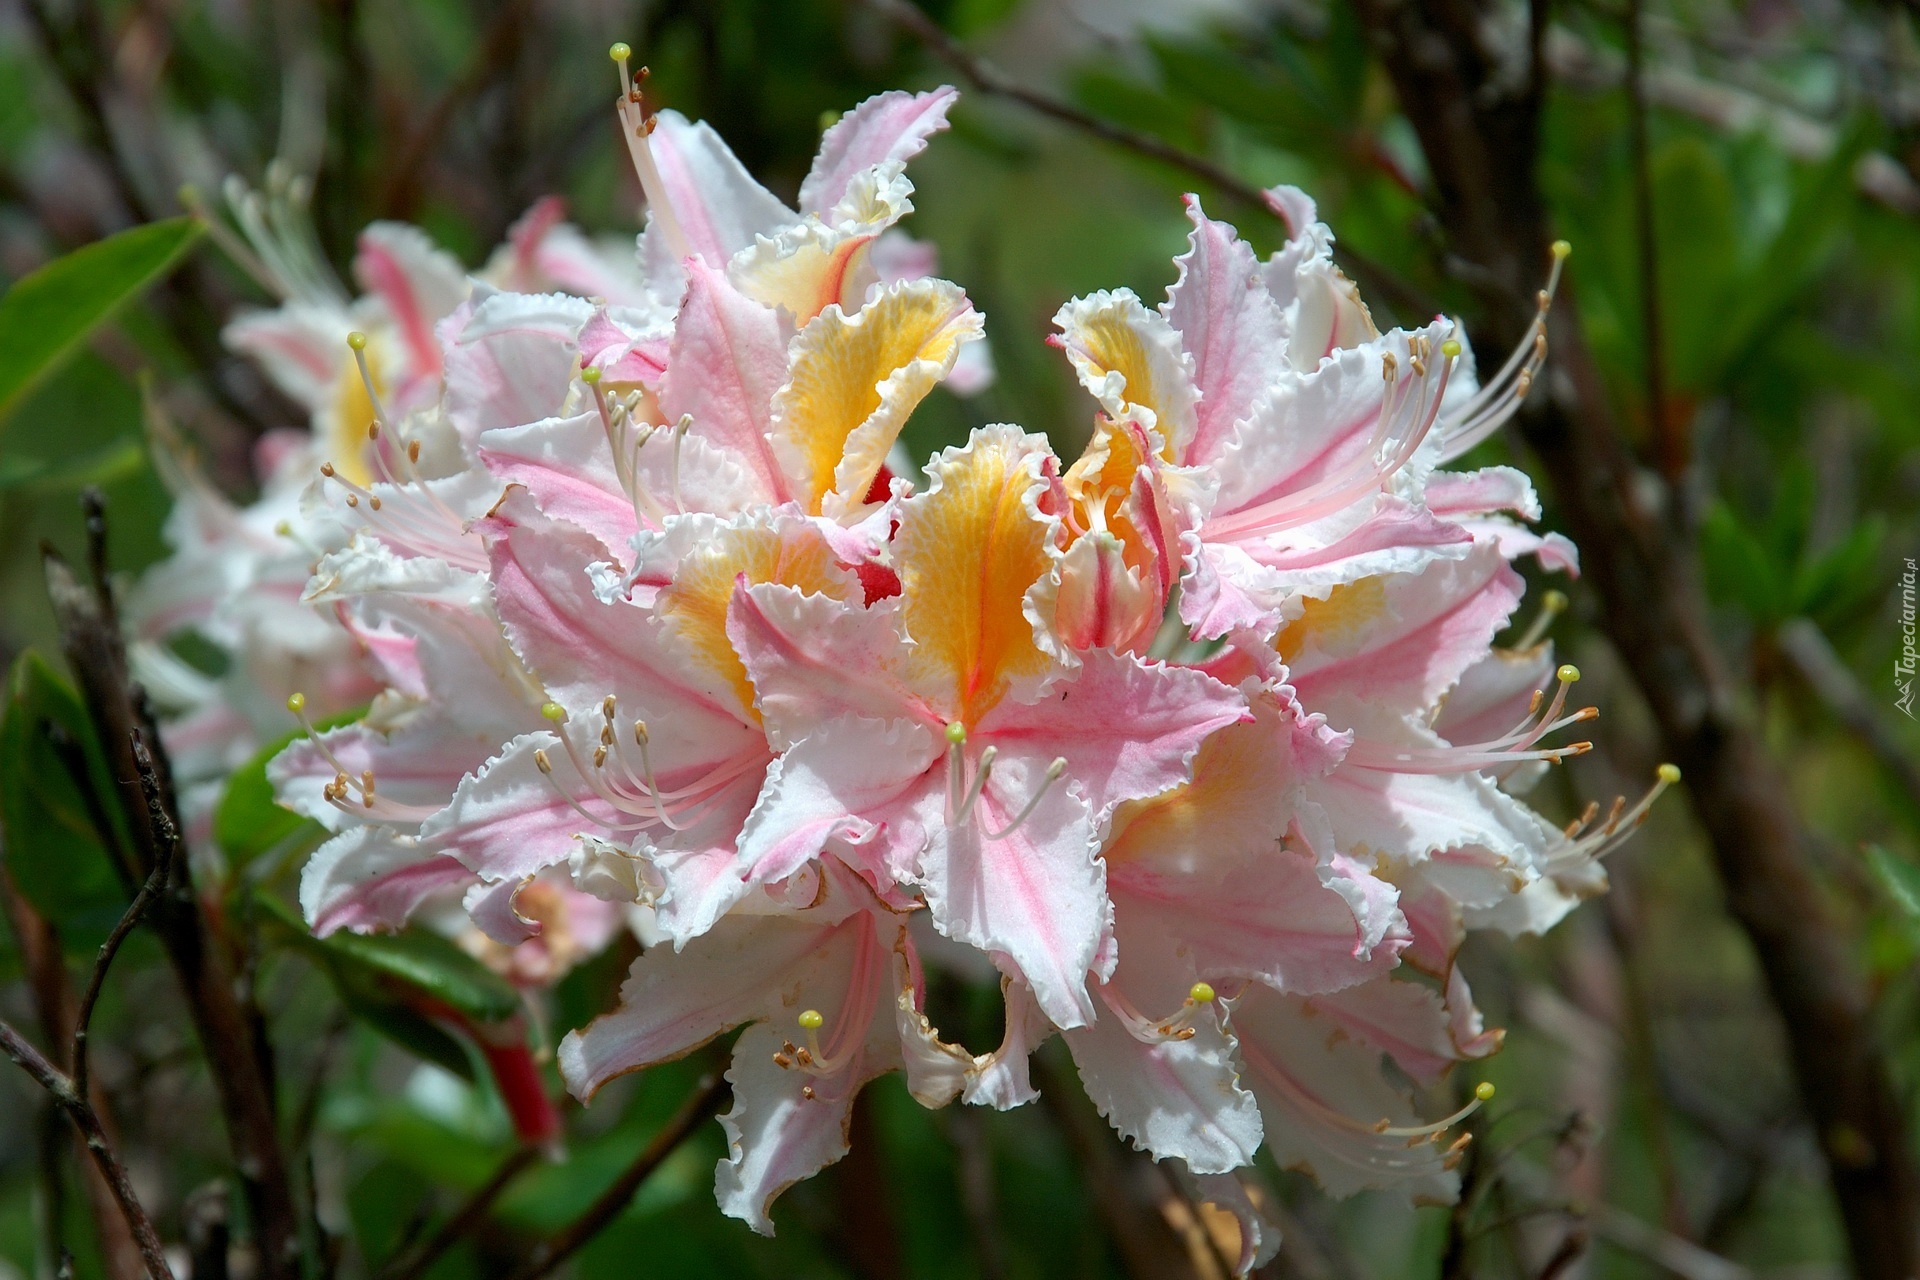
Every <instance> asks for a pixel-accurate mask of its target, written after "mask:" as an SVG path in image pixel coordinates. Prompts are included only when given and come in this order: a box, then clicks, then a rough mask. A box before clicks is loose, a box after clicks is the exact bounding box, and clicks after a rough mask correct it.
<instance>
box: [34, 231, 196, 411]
mask: <svg viewBox="0 0 1920 1280" xmlns="http://www.w3.org/2000/svg"><path fill="white" fill-rule="evenodd" d="M204 230H205V228H204V227H203V226H202V224H201V223H200V221H199V219H197V218H169V219H167V220H166V221H164V222H152V223H148V224H147V225H146V226H143V227H134V228H132V229H131V230H127V231H122V232H120V233H119V234H118V235H113V236H108V237H107V238H106V239H105V240H101V241H99V242H98V243H95V244H90V245H88V246H86V247H85V248H84V249H76V250H75V251H74V252H72V253H70V254H68V255H66V256H65V257H64V258H57V259H55V260H54V261H52V262H49V263H48V264H47V265H46V266H44V267H42V268H40V269H39V270H38V271H36V272H34V273H33V274H32V275H30V276H26V277H24V278H22V279H20V280H17V281H15V282H14V285H13V287H12V288H10V289H8V290H7V292H6V293H5V295H3V296H0V421H3V420H5V418H6V417H7V415H8V414H10V413H11V412H13V410H14V408H15V407H16V406H17V405H18V404H19V403H20V400H21V399H22V398H23V397H24V396H25V395H26V393H27V392H28V391H31V390H32V389H33V388H34V387H35V386H36V385H38V384H39V382H40V381H41V380H42V379H43V378H45V377H46V376H47V375H48V374H50V373H52V372H53V371H54V369H56V368H57V367H59V365H60V362H61V361H62V360H64V359H65V358H66V357H67V356H68V355H70V354H72V352H73V350H74V348H76V347H77V346H79V345H80V344H81V343H82V342H84V341H85V340H86V339H87V336H88V335H89V334H91V333H92V332H93V331H94V330H95V329H97V328H99V327H100V326H101V325H103V324H105V323H106V322H107V321H108V320H110V319H112V318H113V314H114V312H116V311H118V310H119V309H120V308H121V307H123V306H125V305H126V304H127V303H128V302H129V301H131V300H132V299H133V298H135V297H137V296H138V295H139V294H140V293H141V292H142V291H143V290H144V289H146V287H147V286H148V285H150V284H152V283H153V282H154V281H156V280H158V279H159V278H160V277H161V276H163V275H165V274H166V273H167V272H168V271H169V270H171V269H172V268H173V266H174V265H175V264H176V263H178V262H179V261H180V259H181V258H182V257H184V256H185V255H186V252H187V250H188V249H190V248H192V247H193V245H194V242H195V241H197V240H199V238H200V236H201V234H202V232H203V231H204Z"/></svg>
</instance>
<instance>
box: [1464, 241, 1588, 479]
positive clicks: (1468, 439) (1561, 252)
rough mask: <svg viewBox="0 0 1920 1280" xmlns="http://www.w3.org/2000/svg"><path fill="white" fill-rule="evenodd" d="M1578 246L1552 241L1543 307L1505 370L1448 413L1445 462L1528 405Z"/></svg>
mask: <svg viewBox="0 0 1920 1280" xmlns="http://www.w3.org/2000/svg"><path fill="white" fill-rule="evenodd" d="M1572 252H1573V246H1572V245H1570V244H1568V243H1567V242H1566V241H1565V240H1556V241H1554V242H1553V266H1552V267H1551V268H1550V269H1549V270H1548V272H1547V283H1546V287H1545V288H1543V289H1541V290H1540V292H1539V294H1538V295H1537V297H1536V299H1535V306H1536V307H1537V309H1538V311H1537V314H1536V315H1535V316H1534V320H1533V323H1532V324H1531V325H1529V326H1528V327H1527V332H1526V336H1524V337H1523V338H1521V339H1520V341H1519V342H1518V343H1516V344H1515V345H1514V348H1513V351H1512V352H1511V353H1509V354H1508V356H1507V360H1506V363H1505V364H1503V365H1501V366H1500V371H1499V372H1498V373H1496V374H1494V376H1493V377H1492V378H1490V379H1488V380H1487V383H1486V385H1485V386H1483V387H1481V388H1480V390H1479V391H1478V392H1477V393H1476V394H1475V395H1474V396H1473V398H1472V399H1470V400H1468V401H1467V403H1466V404H1464V405H1462V406H1460V408H1459V409H1457V410H1456V411H1454V413H1452V414H1450V415H1449V416H1448V419H1447V421H1446V422H1444V423H1442V424H1441V426H1440V439H1441V449H1440V452H1441V457H1440V461H1441V462H1451V461H1453V460H1454V459H1455V458H1457V457H1459V456H1460V455H1461V454H1463V453H1465V452H1467V450H1469V449H1471V448H1473V447H1474V446H1475V445H1477V444H1479V443H1480V442H1481V441H1482V440H1485V439H1486V438H1487V437H1488V436H1491V435H1492V434H1493V433H1494V432H1496V431H1498V430H1499V429H1500V428H1501V427H1502V426H1504V425H1506V423H1507V421H1508V420H1509V419H1510V418H1512V417H1513V415H1514V414H1516V413H1518V412H1519V411H1520V406H1521V405H1522V404H1523V403H1525V401H1526V398H1527V393H1528V392H1529V391H1531V390H1532V389H1533V380H1534V377H1535V376H1536V375H1537V374H1538V373H1539V372H1540V366H1541V365H1542V364H1544V363H1545V362H1546V359H1547V313H1548V312H1549V311H1551V310H1552V309H1553V298H1554V294H1555V293H1557V292H1558V291H1559V288H1560V273H1561V270H1562V268H1563V267H1564V266H1565V265H1566V261H1567V257H1568V255H1570V254H1571V253H1572Z"/></svg>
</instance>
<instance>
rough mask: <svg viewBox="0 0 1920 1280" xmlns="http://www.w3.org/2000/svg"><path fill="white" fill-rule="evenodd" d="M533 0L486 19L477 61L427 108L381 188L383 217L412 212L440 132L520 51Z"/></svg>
mask: <svg viewBox="0 0 1920 1280" xmlns="http://www.w3.org/2000/svg"><path fill="white" fill-rule="evenodd" d="M532 8H533V5H532V2H531V0H504V3H502V4H501V5H500V6H499V7H498V8H496V9H495V10H494V12H493V17H492V18H491V19H489V20H488V22H487V29H486V33H485V34H484V35H483V36H482V37H481V40H480V47H479V48H478V49H477V50H476V51H475V52H474V55H473V60H472V63H471V64H470V65H469V66H468V68H467V69H466V70H465V71H464V72H463V73H462V74H461V75H460V76H459V78H458V79H456V80H455V81H454V82H453V83H452V84H450V85H448V86H447V88H446V90H445V91H444V92H443V93H442V94H441V95H440V96H439V97H438V98H437V99H435V100H434V103H433V105H432V106H430V107H428V108H427V111H426V114H425V115H424V116H422V117H421V120H420V124H419V126H418V127H417V128H415V129H414V131H413V132H412V133H411V134H409V135H408V136H407V139H406V142H405V143H403V144H402V146H401V147H400V151H399V154H398V155H397V156H396V157H395V158H394V161H393V164H392V167H391V169H390V170H389V171H388V174H387V179H386V182H385V183H384V184H382V187H381V191H380V212H381V216H382V217H387V218H405V217H410V216H412V214H413V212H414V209H415V207H416V206H417V205H418V204H419V202H420V187H421V182H422V179H423V178H424V177H425V175H426V170H427V160H428V158H429V157H430V156H431V155H432V154H433V149H434V148H435V147H436V146H438V145H439V142H440V138H441V135H443V134H444V133H445V132H446V130H447V126H448V125H450V124H452V123H453V118H454V116H455V115H457V114H458V113H459V111H460V108H461V107H462V106H464V105H465V104H466V102H467V101H468V100H469V99H471V98H472V97H474V96H475V95H476V94H478V93H480V92H481V91H482V90H483V89H485V88H487V87H488V86H489V85H490V84H492V83H493V81H494V79H495V78H496V77H497V76H498V75H499V74H500V73H501V72H502V71H503V70H505V69H506V68H507V67H508V66H509V65H511V64H512V62H513V60H514V59H515V58H516V57H518V56H519V55H520V51H521V48H522V44H523V42H524V40H525V38H526V25H527V19H528V17H529V16H530V11H531V9H532Z"/></svg>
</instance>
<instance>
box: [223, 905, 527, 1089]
mask: <svg viewBox="0 0 1920 1280" xmlns="http://www.w3.org/2000/svg"><path fill="white" fill-rule="evenodd" d="M253 902H254V903H255V905H256V907H257V908H258V909H259V910H260V911H261V913H262V914H263V915H265V916H266V917H267V918H268V919H269V920H270V921H272V922H273V923H275V924H277V925H279V926H280V932H282V933H284V934H285V935H286V937H287V939H288V941H290V942H291V943H292V944H293V945H295V946H297V947H299V948H300V949H301V950H303V951H305V952H306V953H307V954H308V955H309V956H311V957H312V958H313V960H314V961H315V962H316V963H317V964H319V965H320V967H321V968H322V969H323V970H324V971H325V972H326V974H327V976H328V978H329V979H330V980H331V981H332V982H333V985H334V990H335V991H336V992H337V993H338V994H339V996H340V1000H341V1003H343V1004H344V1005H346V1006H347V1008H348V1010H349V1011H351V1012H352V1013H353V1015H354V1016H355V1017H357V1018H359V1019H360V1020H361V1021H363V1022H365V1023H366V1024H367V1025H368V1026H370V1027H372V1028H373V1029H374V1030H376V1031H378V1032H380V1033H381V1034H382V1035H384V1036H386V1037H387V1038H388V1039H390V1040H392V1041H394V1042H395V1043H397V1044H399V1045H400V1046H401V1047H403V1048H405V1049H407V1050H408V1051H410V1052H412V1053H414V1054H416V1055H418V1056H419V1057H422V1058H425V1059H427V1060H428V1061H430V1062H435V1063H438V1064H439V1065H440V1066H443V1067H445V1068H447V1070H449V1071H452V1072H455V1073H457V1074H459V1075H460V1076H462V1077H464V1078H467V1079H471V1078H472V1077H473V1063H472V1061H471V1057H470V1055H469V1054H468V1052H467V1050H466V1048H465V1047H464V1046H463V1045H462V1043H461V1042H460V1041H459V1040H458V1039H456V1038H455V1037H454V1036H452V1035H451V1034H449V1033H448V1032H447V1030H446V1029H445V1026H444V1022H443V1019H444V1017H445V1015H446V1014H447V1013H449V1012H451V1013H453V1014H456V1015H459V1016H461V1017H464V1018H467V1019H470V1020H472V1021H474V1022H499V1021H501V1020H503V1019H505V1018H510V1017H512V1016H513V1015H514V1014H515V1013H517V1012H519V1010H520V993H519V992H518V991H516V990H514V988H513V986H512V985H511V984H510V983H508V982H507V981H506V980H505V979H504V978H501V977H500V976H498V975H497V974H495V973H494V972H493V971H492V970H490V969H488V968H487V967H486V966H485V965H483V964H481V963H480V962H479V961H478V960H475V959H474V958H473V957H472V956H470V955H468V954H467V953H466V952H464V951H462V950H461V949H460V948H459V947H458V946H456V945H455V944H454V943H453V942H451V941H449V940H448V939H446V938H443V937H441V936H440V935H439V934H436V933H429V932H426V931H425V930H421V929H410V930H408V931H406V932H405V933H396V934H377V935H375V934H357V933H347V932H344V931H343V932H340V933H335V934H330V935H329V936H327V937H325V938H316V937H314V936H313V934H312V933H311V932H309V931H308V929H307V927H306V925H305V923H303V922H302V921H301V920H300V918H299V917H298V916H297V915H295V914H294V913H293V911H292V910H291V909H289V908H288V907H287V906H286V905H285V904H283V903H282V902H281V901H280V900H279V899H278V898H275V897H273V896H272V895H271V894H266V893H260V894H256V895H255V896H254V898H253Z"/></svg>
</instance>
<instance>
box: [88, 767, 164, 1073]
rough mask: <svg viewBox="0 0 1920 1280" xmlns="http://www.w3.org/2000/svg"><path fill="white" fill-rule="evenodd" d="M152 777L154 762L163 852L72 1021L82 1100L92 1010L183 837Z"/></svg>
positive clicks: (150, 800)
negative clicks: (123, 945) (111, 969)
mask: <svg viewBox="0 0 1920 1280" xmlns="http://www.w3.org/2000/svg"><path fill="white" fill-rule="evenodd" d="M134 752H135V759H136V760H137V759H139V758H141V757H142V756H145V755H146V748H145V747H144V746H142V745H141V744H140V743H139V742H138V741H136V742H135V743H134ZM151 773H152V762H151V761H150V760H149V761H148V766H147V770H146V771H145V772H143V773H142V774H141V783H142V789H143V790H147V804H148V806H149V807H150V808H152V809H153V810H154V812H155V814H156V816H157V817H158V819H159V822H160V823H161V826H160V830H161V831H162V832H163V833H164V836H165V839H164V841H163V843H162V845H161V848H160V857H159V859H158V860H157V861H156V862H155V863H154V865H153V870H152V871H150V872H148V873H147V882H146V883H145V884H143V885H141V886H140V892H139V893H136V894H135V895H134V896H133V901H132V902H130V903H128V904H127V909H126V911H124V912H122V913H121V916H120V920H119V922H118V923H117V924H115V925H114V926H113V932H111V933H109V934H108V935H107V940H106V941H105V942H103V943H101V944H100V954H99V955H98V956H96V957H94V961H93V973H92V974H91V975H90V976H89V977H88V979H87V989H86V991H85V992H84V993H83V994H82V995H81V997H80V1007H79V1009H78V1011H77V1012H76V1013H75V1014H74V1021H73V1087H74V1089H75V1091H76V1092H78V1093H79V1094H80V1096H81V1097H86V1096H88V1091H87V1075H88V1072H87V1036H88V1034H89V1031H90V1029H91V1027H92V1025H93V1006H94V1004H95V1003H97V1002H98V1001H99V999H100V989H101V987H103V986H104V985H105V984H106V981H107V970H108V969H109V968H111V967H112V966H113V958H114V957H115V956H117V955H118V954H120V944H121V943H123V942H125V941H126V940H127V935H128V934H131V933H132V932H133V931H134V929H135V928H137V927H138V926H139V924H140V921H141V920H142V919H143V918H144V917H145V916H146V914H147V909H148V908H149V907H151V906H152V905H153V903H154V900H155V899H156V898H158V897H159V896H160V894H161V893H162V892H163V891H164V890H165V888H166V885H167V877H168V876H169V875H171V874H172V872H173V859H174V857H175V855H176V854H178V852H179V849H180V834H179V832H177V831H176V830H174V826H173V823H172V821H171V820H170V819H168V818H167V815H166V811H165V810H163V809H160V808H159V807H158V806H159V803H160V797H159V791H158V789H157V786H156V787H155V788H154V789H151V790H148V789H147V786H146V782H147V779H148V777H149V776H151Z"/></svg>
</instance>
